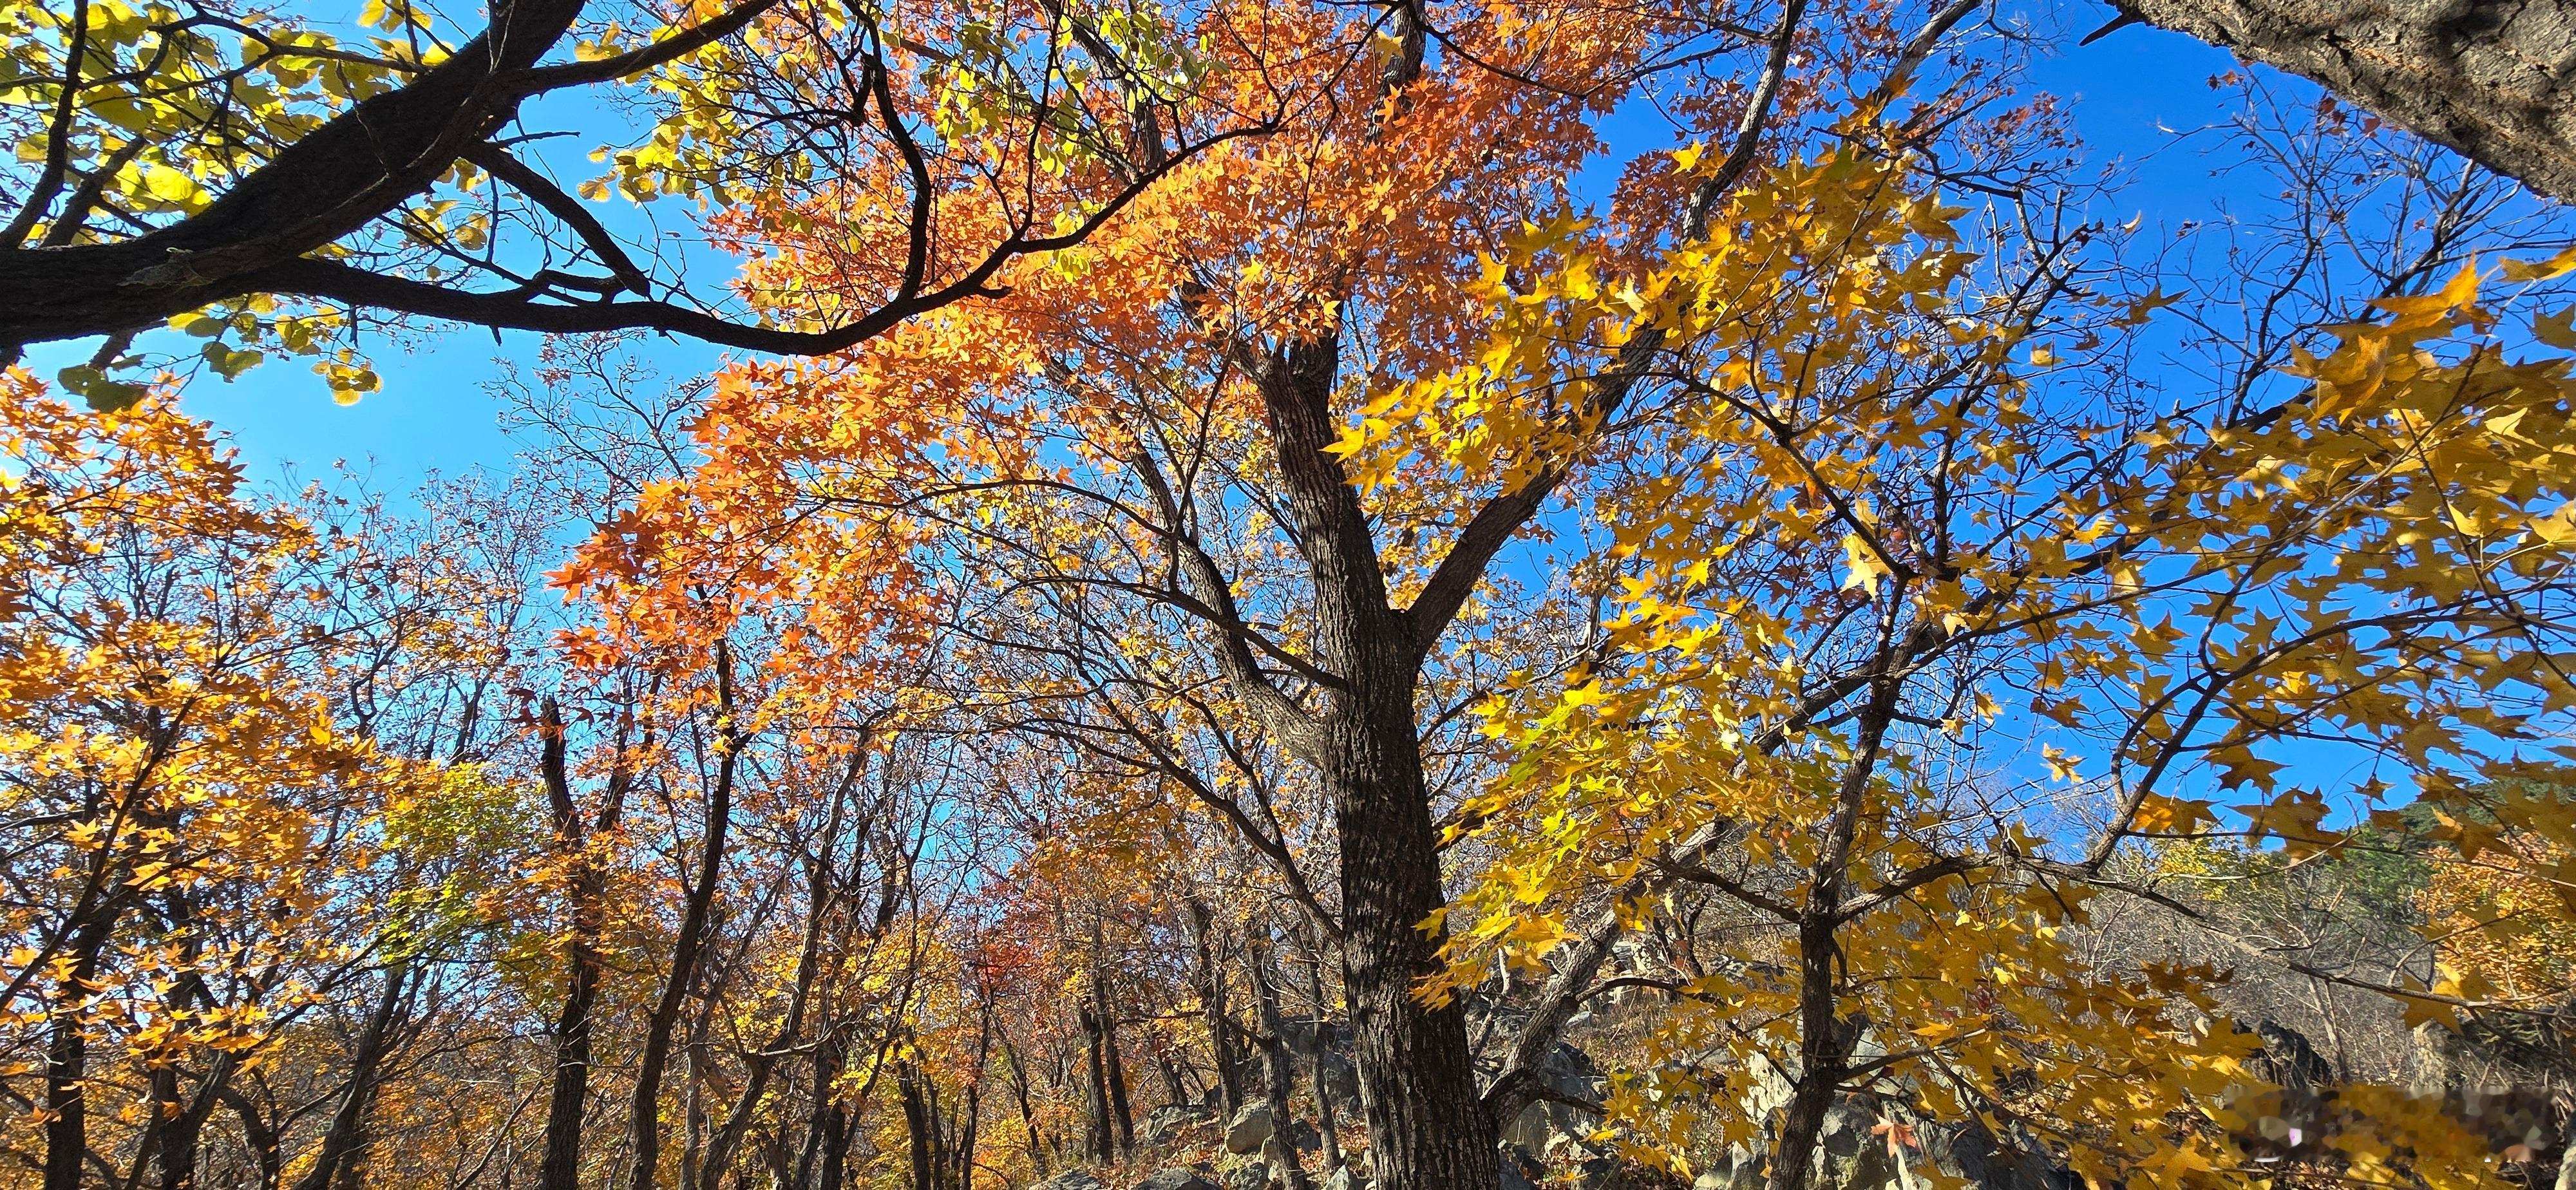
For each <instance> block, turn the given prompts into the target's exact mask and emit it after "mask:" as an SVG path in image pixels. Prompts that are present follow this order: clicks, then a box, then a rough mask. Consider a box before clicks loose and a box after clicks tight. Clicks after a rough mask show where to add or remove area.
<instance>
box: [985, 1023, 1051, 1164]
mask: <svg viewBox="0 0 2576 1190" xmlns="http://www.w3.org/2000/svg"><path fill="white" fill-rule="evenodd" d="M996 1037H997V1039H998V1040H999V1041H1000V1042H1001V1044H1002V1061H1004V1062H1007V1063H1009V1064H1010V1067H1011V1094H1012V1095H1013V1096H1014V1097H1015V1098H1017V1099H1018V1100H1019V1104H1020V1127H1022V1128H1025V1129H1027V1130H1028V1134H1029V1169H1030V1171H1031V1172H1033V1173H1035V1174H1037V1176H1038V1180H1039V1181H1045V1180H1046V1176H1047V1159H1046V1152H1047V1151H1046V1141H1045V1138H1043V1137H1041V1136H1039V1135H1038V1116H1037V1113H1036V1112H1034V1111H1031V1110H1029V1071H1028V1068H1027V1067H1025V1066H1023V1065H1021V1064H1020V1055H1019V1052H1018V1051H1017V1050H1014V1049H1012V1048H1011V1031H1010V1030H1008V1029H1002V1030H998V1031H997V1033H996Z"/></svg>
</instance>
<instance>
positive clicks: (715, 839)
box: [628, 640, 743, 1190]
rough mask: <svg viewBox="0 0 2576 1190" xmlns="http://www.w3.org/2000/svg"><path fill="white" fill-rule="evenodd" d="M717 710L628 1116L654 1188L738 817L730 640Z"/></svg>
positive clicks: (638, 1180)
mask: <svg viewBox="0 0 2576 1190" xmlns="http://www.w3.org/2000/svg"><path fill="white" fill-rule="evenodd" d="M715 670H716V672H715V678H716V713H717V715H718V721H717V722H718V726H717V729H716V731H717V742H716V747H717V749H718V751H719V753H720V755H719V756H718V757H717V759H716V779H715V787H714V788H713V789H712V790H710V791H709V793H708V795H707V810H706V814H707V817H706V823H705V825H704V827H703V828H702V829H701V832H700V837H699V840H698V874H697V880H696V882H695V883H694V884H693V885H692V886H691V887H690V888H689V891H688V902H687V904H686V905H684V906H683V907H682V909H681V912H680V932H679V936H678V937H677V938H676V939H674V940H673V942H672V944H671V970H670V974H669V976H668V977H667V978H665V979H664V980H663V983H662V995H661V998H660V999H659V1000H657V1001H655V1002H654V1004H653V1013H652V1015H651V1016H650V1017H648V1018H646V1020H645V1027H644V1047H643V1052H642V1053H641V1054H640V1055H639V1056H638V1057H637V1059H636V1062H635V1098H634V1102H633V1106H632V1109H631V1111H630V1112H629V1115H628V1118H629V1121H630V1127H631V1129H632V1131H633V1133H634V1142H635V1164H634V1167H633V1170H632V1181H631V1182H630V1185H632V1186H633V1187H634V1190H654V1172H655V1166H656V1165H657V1164H658V1163H659V1160H660V1157H661V1153H662V1072H663V1071H664V1070H665V1069H666V1068H667V1067H668V1066H669V1064H670V1061H671V1032H672V1030H673V1029H674V1028H676V1027H677V1026H678V1024H679V1021H680V1009H681V1007H682V1006H683V1004H685V1003H686V1001H687V1000H688V995H689V985H690V984H691V983H693V982H695V980H696V977H697V970H698V952H699V950H700V949H701V948H703V947H704V946H705V943H706V930H707V916H708V913H709V911H710V909H711V908H712V906H713V904H714V902H715V896H716V879H717V877H718V876H719V875H721V874H722V873H723V870H724V849H725V826H726V824H727V823H728V822H729V821H730V820H731V819H732V817H733V780H734V767H735V763H736V761H737V759H738V758H739V757H740V756H741V752H742V743H743V741H742V740H741V739H739V738H737V737H736V736H735V735H734V729H733V726H732V723H733V714H734V706H733V653H732V650H731V649H730V648H729V647H728V646H726V644H725V643H724V642H723V641H721V640H720V641H717V642H716V648H715Z"/></svg>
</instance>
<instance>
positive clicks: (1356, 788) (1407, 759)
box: [1255, 336, 1500, 1190]
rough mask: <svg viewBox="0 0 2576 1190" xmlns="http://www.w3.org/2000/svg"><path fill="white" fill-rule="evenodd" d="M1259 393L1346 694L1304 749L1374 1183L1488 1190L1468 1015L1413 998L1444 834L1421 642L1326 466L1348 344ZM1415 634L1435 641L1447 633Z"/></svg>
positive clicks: (1270, 369) (1321, 344)
mask: <svg viewBox="0 0 2576 1190" xmlns="http://www.w3.org/2000/svg"><path fill="white" fill-rule="evenodd" d="M1258 365H1259V366H1258V368H1257V370H1256V373H1255V379H1256V382H1257V383H1258V385H1259V387H1260V390H1261V395H1262V405H1263V409H1264V412H1265V413H1267V415H1268V418H1269V423H1270V425H1269V428H1270V434H1271V438H1272V441H1273V443H1274V446H1275V449H1276V451H1277V454H1278V459H1279V467H1280V473H1281V479H1282V481H1283V486H1284V487H1285V489H1286V494H1287V497H1288V500H1287V503H1288V508H1289V513H1290V515H1291V517H1292V518H1293V520H1294V521H1295V523H1296V527H1297V529H1298V532H1299V536H1300V538H1301V541H1300V546H1301V548H1302V550H1303V552H1304V554H1305V557H1306V564H1307V568H1308V572H1309V574H1310V576H1311V578H1312V580H1313V583H1314V590H1315V609H1314V649H1315V653H1316V654H1317V656H1318V657H1319V658H1321V659H1322V660H1323V662H1324V664H1325V667H1326V668H1327V669H1329V670H1330V671H1331V672H1332V673H1333V674H1334V675H1335V676H1336V677H1337V678H1338V679H1339V682H1340V688H1339V689H1336V690H1334V691H1333V692H1332V693H1331V694H1330V696H1329V700H1330V706H1329V709H1328V710H1327V711H1326V712H1325V713H1324V714H1323V715H1320V716H1318V717H1317V722H1315V724H1314V728H1315V729H1316V730H1315V731H1314V732H1313V734H1312V735H1311V736H1310V737H1308V738H1307V739H1305V740H1304V741H1302V743H1303V748H1302V750H1303V751H1304V753H1305V755H1306V759H1307V760H1308V762H1309V763H1311V764H1313V765H1314V767H1315V768H1316V770H1317V772H1318V775H1319V776H1320V777H1321V778H1322V781H1323V785H1324V790H1325V792H1326V794H1327V795H1328V796H1329V797H1330V798H1331V800H1332V804H1333V811H1334V825H1335V828H1336V829H1335V834H1336V835H1337V836H1338V837H1339V838H1340V840H1341V851H1342V857H1341V860H1342V862H1341V897H1342V986H1343V989H1344V992H1345V994H1346V995H1347V996H1348V998H1349V1000H1350V1008H1351V1030H1352V1034H1353V1042H1354V1045H1353V1050H1354V1057H1355V1058H1356V1060H1357V1062H1358V1065H1359V1074H1360V1105H1361V1108H1362V1110H1363V1111H1364V1112H1365V1114H1366V1116H1367V1119H1368V1129H1369V1159H1370V1163H1371V1165H1372V1166H1373V1167H1374V1174H1373V1180H1374V1181H1375V1182H1376V1183H1377V1184H1378V1185H1379V1186H1380V1187H1383V1188H1384V1190H1490V1188H1491V1187H1492V1186H1494V1185H1495V1183H1496V1180H1497V1178H1498V1177H1499V1176H1500V1173H1499V1167H1498V1166H1497V1165H1496V1162H1495V1154H1494V1140H1495V1130H1494V1122H1493V1120H1492V1119H1491V1118H1489V1117H1488V1116H1487V1115H1486V1114H1485V1112H1484V1111H1483V1109H1482V1108H1481V1107H1480V1106H1479V1104H1480V1100H1479V1098H1478V1096H1477V1093H1476V1068H1475V1060H1474V1057H1473V1055H1472V1053H1471V1051H1470V1050H1469V1049H1468V1045H1467V1019H1466V1009H1465V1006H1464V1005H1463V1004H1462V1003H1460V1002H1459V1001H1458V1000H1455V999H1452V1000H1451V1001H1450V1002H1449V1004H1448V1005H1447V1006H1446V1007H1442V1008H1434V1007H1431V1006H1430V1005H1427V1004H1424V1003H1423V1002H1421V1001H1420V1000H1417V999H1415V998H1414V988H1415V986H1416V985H1417V984H1418V983H1419V982H1420V981H1421V980H1423V979H1424V978H1425V977H1428V976H1432V975H1436V974H1438V973H1439V972H1440V971H1441V969H1442V967H1441V962H1440V946H1441V943H1442V941H1443V940H1444V938H1445V934H1444V933H1442V932H1440V931H1436V930H1435V931H1430V932H1426V931H1424V930H1423V929H1422V928H1421V927H1422V923H1423V922H1424V921H1425V920H1427V919H1429V918H1431V917H1432V916H1433V915H1434V914H1436V913H1437V912H1439V910H1440V909H1441V908H1442V907H1443V906H1444V905H1446V903H1447V897H1446V894H1445V893H1444V891H1443V890H1442V888H1441V878H1440V848H1439V831H1438V829H1437V828H1436V827H1435V826H1434V825H1433V823H1432V820H1431V805H1430V797H1429V792H1428V790H1427V789H1426V787H1425V785H1424V782H1423V774H1422V752H1421V739H1420V736H1419V735H1418V734H1417V731H1416V726H1415V708H1414V695H1415V684H1416V683H1417V682H1418V681H1419V679H1420V667H1421V664H1422V656H1423V648H1424V643H1425V642H1424V641H1423V640H1421V639H1418V638H1417V635H1416V633H1417V626H1416V624H1415V621H1414V619H1413V616H1412V615H1411V614H1410V613H1408V612H1405V611H1398V610H1396V609H1395V608H1394V607H1393V606H1391V605H1390V604H1389V603H1388V601H1387V590H1386V579H1385V575H1384V573H1383V572H1382V571H1381V569H1380V568H1379V564H1378V557H1377V543H1376V541H1375V540H1374V538H1373V537H1372V536H1371V534H1370V531H1369V525H1368V516H1367V514H1366V512H1365V511H1364V510H1363V509H1362V508H1361V507H1360V500H1359V492H1358V490H1357V489H1356V488H1354V487H1353V486H1352V485H1351V482H1350V477H1349V476H1348V474H1346V473H1345V472H1344V471H1343V469H1342V465H1341V463H1340V461H1339V460H1338V459H1337V458H1336V457H1335V456H1333V455H1332V454H1331V453H1329V452H1328V451H1327V450H1326V448H1327V447H1328V446H1330V445H1331V444H1332V443H1333V442H1334V441H1335V439H1336V438H1337V437H1338V435H1339V433H1340V424H1339V422H1338V421H1337V420H1336V419H1335V418H1334V415H1333V410H1332V397H1333V393H1334V391H1335V385H1336V383H1337V379H1338V376H1339V372H1340V345H1339V343H1338V341H1337V340H1336V339H1335V338H1333V337H1331V336H1325V337H1322V338H1318V339H1313V340H1307V341H1301V342H1295V343H1290V344H1287V345H1284V346H1282V347H1279V348H1276V349H1274V350H1272V351H1270V352H1268V353H1266V358H1263V359H1261V360H1259V361H1258ZM1420 630H1421V631H1425V632H1429V633H1431V634H1434V635H1436V633H1437V630H1438V628H1437V625H1436V624H1427V625H1425V626H1424V627H1423V628H1422V629H1420Z"/></svg>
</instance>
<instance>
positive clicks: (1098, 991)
mask: <svg viewBox="0 0 2576 1190" xmlns="http://www.w3.org/2000/svg"><path fill="white" fill-rule="evenodd" d="M1094 939H1095V944H1096V941H1097V927H1094ZM1091 1005H1092V1009H1093V1011H1095V1012H1098V1013H1099V1014H1100V1052H1101V1053H1102V1055H1103V1056H1104V1057H1105V1058H1106V1059H1107V1061H1106V1062H1105V1063H1104V1064H1103V1069H1102V1074H1104V1075H1105V1076H1106V1077H1107V1079H1108V1083H1109V1118H1110V1120H1111V1121H1112V1122H1114V1123H1116V1124H1117V1126H1118V1134H1117V1139H1118V1155H1119V1156H1120V1157H1122V1158H1123V1157H1125V1156H1126V1155H1127V1154H1129V1153H1132V1152H1134V1151H1135V1150H1136V1114H1135V1112H1134V1111H1133V1110H1132V1109H1131V1108H1130V1107H1129V1106H1128V1103H1127V1063H1126V1061H1125V1059H1124V1058H1122V1057H1121V1056H1120V1055H1119V1052H1118V1011H1117V1009H1116V1007H1115V1006H1113V1005H1112V1004H1111V1003H1110V1001H1109V981H1108V979H1107V978H1105V977H1103V976H1102V975H1101V973H1100V963H1099V960H1098V959H1097V958H1096V957H1095V958H1094V959H1093V960H1092V965H1091Z"/></svg>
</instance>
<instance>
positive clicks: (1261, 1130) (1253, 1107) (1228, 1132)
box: [1225, 1099, 1277, 1153]
mask: <svg viewBox="0 0 2576 1190" xmlns="http://www.w3.org/2000/svg"><path fill="white" fill-rule="evenodd" d="M1276 1127H1277V1126H1276V1125H1275V1124H1274V1123H1272V1121H1271V1116H1270V1101H1269V1100H1267V1099H1255V1100H1252V1101H1251V1102H1248V1103H1246V1104H1244V1105H1243V1109H1242V1110H1240V1111H1238V1112H1236V1113H1234V1119H1232V1120H1229V1121H1227V1122H1226V1125H1225V1151H1226V1152H1229V1153H1257V1152H1260V1151H1261V1146H1262V1144H1263V1142H1265V1141H1268V1140H1269V1139H1270V1134H1271V1133H1272V1132H1273V1131H1275V1130H1276Z"/></svg>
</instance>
